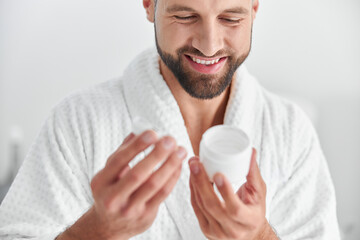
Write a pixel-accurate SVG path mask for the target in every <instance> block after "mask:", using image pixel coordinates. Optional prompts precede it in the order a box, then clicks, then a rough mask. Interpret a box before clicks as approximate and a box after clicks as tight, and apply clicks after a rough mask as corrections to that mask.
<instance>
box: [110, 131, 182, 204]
mask: <svg viewBox="0 0 360 240" xmlns="http://www.w3.org/2000/svg"><path fill="white" fill-rule="evenodd" d="M175 146H176V143H175V140H174V139H173V138H172V137H169V136H166V137H164V138H162V139H161V140H160V141H158V142H157V143H156V144H155V148H154V149H153V150H152V151H151V153H150V154H149V155H148V156H146V157H145V158H144V159H143V160H142V161H140V162H139V163H138V164H137V165H135V167H133V168H132V169H131V170H130V171H129V172H128V173H127V174H125V176H124V177H123V178H122V179H120V180H119V181H118V182H116V183H115V184H114V185H113V186H111V187H110V188H109V189H108V190H107V191H108V196H107V201H106V202H107V204H108V205H109V206H110V205H111V206H112V207H109V208H111V209H116V208H118V207H119V206H121V205H122V204H123V203H124V201H127V199H128V198H129V197H130V195H131V194H132V193H133V192H134V191H135V190H136V189H137V188H139V187H140V186H141V185H142V184H143V183H144V182H145V181H146V180H147V179H148V178H149V176H150V175H151V173H152V172H153V169H154V168H155V167H156V165H157V164H159V163H161V162H163V161H164V160H166V159H167V158H168V157H169V155H170V154H171V153H172V152H173V151H174V148H175Z"/></svg>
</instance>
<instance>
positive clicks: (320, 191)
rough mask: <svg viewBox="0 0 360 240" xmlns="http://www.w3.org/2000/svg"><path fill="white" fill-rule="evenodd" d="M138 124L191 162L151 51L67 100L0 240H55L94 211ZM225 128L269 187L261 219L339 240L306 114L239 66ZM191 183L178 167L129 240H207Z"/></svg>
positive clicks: (15, 190)
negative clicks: (101, 174)
mask: <svg viewBox="0 0 360 240" xmlns="http://www.w3.org/2000/svg"><path fill="white" fill-rule="evenodd" d="M135 117H141V118H143V119H146V120H147V121H149V122H150V123H151V124H152V125H153V126H155V127H156V128H157V129H158V130H159V131H162V132H165V133H168V134H170V135H172V136H173V137H174V138H175V139H176V140H177V142H178V144H179V145H182V146H184V147H185V148H186V149H187V151H188V157H189V158H190V157H191V156H193V155H194V153H193V150H192V146H191V142H190V139H189V136H188V133H187V130H186V125H185V123H184V120H183V117H182V115H181V112H180V109H179V106H178V104H177V102H176V100H175V98H174V97H173V95H172V94H171V91H170V89H169V88H168V86H167V84H166V83H165V81H164V79H163V78H162V75H161V74H160V71H159V57H158V54H157V51H156V49H148V50H146V51H144V52H143V53H141V54H140V55H139V56H138V57H136V59H135V60H134V61H133V62H132V63H131V64H130V65H129V67H128V68H127V69H126V71H125V72H124V74H123V76H122V77H120V78H118V79H113V80H110V81H107V82H104V83H101V84H99V85H97V86H94V87H91V88H90V89H86V90H82V91H80V92H76V93H73V94H71V95H70V96H68V97H66V98H65V99H63V100H62V101H61V102H60V103H59V104H57V105H56V106H55V107H54V108H53V109H52V111H51V113H50V114H49V117H48V118H47V120H46V121H45V123H44V125H43V127H42V129H41V131H40V133H39V135H38V137H37V139H36V140H35V142H34V144H33V145H32V147H31V149H30V151H29V153H28V154H27V157H26V159H25V160H24V163H23V165H22V167H21V168H20V170H19V173H18V175H17V177H16V179H15V181H14V183H13V184H12V186H11V188H10V190H9V193H8V194H7V196H6V197H5V199H4V201H3V203H2V205H1V207H0V239H2V240H8V239H38V240H40V239H44V240H45V239H55V238H56V236H57V235H58V234H60V233H61V232H62V231H64V229H66V228H67V227H68V226H70V225H72V224H73V223H74V222H75V221H76V220H77V219H78V218H79V217H81V216H82V215H83V214H84V213H85V212H86V211H87V210H88V209H89V208H90V207H91V206H92V204H93V203H94V200H93V197H92V193H91V188H90V182H91V179H92V178H93V176H94V175H95V174H96V173H97V172H98V171H99V170H101V169H102V168H103V167H104V166H105V163H106V160H107V158H108V157H109V156H110V155H111V153H113V152H114V151H115V150H116V149H117V148H118V146H119V145H120V144H121V143H122V141H123V139H124V138H125V137H126V136H127V135H128V134H129V133H130V132H131V127H132V119H134V118H135ZM224 124H226V125H230V126H234V127H238V128H241V129H243V130H244V131H246V132H247V133H248V134H249V136H250V137H251V139H252V143H253V146H254V147H255V148H256V149H257V152H258V157H257V161H258V164H259V167H260V171H261V174H262V176H263V178H264V180H265V182H266V184H267V199H266V200H267V202H266V211H267V212H266V218H267V219H268V221H269V223H270V224H271V225H272V227H273V228H274V229H275V230H276V232H277V234H278V235H279V237H280V238H281V239H324V240H325V239H326V240H331V239H339V231H338V222H337V216H336V201H335V192H334V187H333V183H332V180H331V176H330V174H329V170H328V166H327V163H326V160H325V158H324V155H323V152H322V150H321V147H320V145H319V141H318V137H317V135H316V132H315V131H314V128H313V126H312V124H311V122H310V121H309V119H308V118H307V117H306V115H305V114H304V113H303V112H302V110H300V109H299V108H298V107H297V106H296V105H294V104H293V103H291V102H288V101H287V100H285V99H282V98H280V97H278V96H276V95H274V94H272V93H270V92H268V91H267V90H265V89H264V88H263V87H261V86H260V85H259V83H258V82H257V80H256V79H255V78H254V77H253V76H252V75H250V74H249V73H248V71H247V70H246V68H245V67H244V66H241V67H240V68H239V69H238V71H237V72H236V78H235V79H234V80H233V83H232V85H231V93H230V98H229V102H228V105H227V109H226V113H225V118H224ZM141 158H142V157H141V155H140V157H138V158H136V159H134V160H133V161H132V162H131V165H132V166H133V165H135V164H136V163H137V162H138V161H140V160H141ZM189 174H190V172H189V168H188V165H187V161H184V165H183V169H182V173H181V176H180V179H179V181H178V182H177V184H176V186H175V188H174V190H173V191H172V192H171V194H170V195H169V196H168V198H167V199H166V200H165V201H164V202H163V203H162V204H161V205H160V208H159V211H158V214H157V217H156V219H155V221H154V223H153V225H152V226H151V227H150V228H149V229H148V230H147V231H145V232H144V233H142V234H140V235H138V236H135V237H134V238H133V239H154V240H155V239H156V240H161V239H166V240H168V239H172V240H176V239H187V240H188V239H196V240H197V239H205V237H204V235H203V234H202V232H201V229H200V227H199V224H198V221H197V219H196V216H195V214H194V212H193V209H192V207H191V203H190V190H189V186H188V182H189ZM233 187H234V188H235V189H234V190H237V188H239V187H240V186H239V185H236V184H234V186H233Z"/></svg>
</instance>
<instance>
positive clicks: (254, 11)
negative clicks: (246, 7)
mask: <svg viewBox="0 0 360 240" xmlns="http://www.w3.org/2000/svg"><path fill="white" fill-rule="evenodd" d="M258 10H259V0H254V1H253V3H252V18H253V20H254V19H255V17H256V14H257V12H258Z"/></svg>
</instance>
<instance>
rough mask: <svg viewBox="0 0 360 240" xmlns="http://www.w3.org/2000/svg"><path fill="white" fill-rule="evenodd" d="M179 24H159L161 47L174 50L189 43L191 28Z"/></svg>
mask: <svg viewBox="0 0 360 240" xmlns="http://www.w3.org/2000/svg"><path fill="white" fill-rule="evenodd" d="M177 25H178V24H168V25H163V26H161V27H160V26H159V27H160V28H159V29H157V30H156V31H157V38H158V43H159V45H160V47H161V48H162V49H163V50H165V51H167V52H174V51H176V50H177V49H179V48H181V47H184V46H186V45H187V44H188V43H189V39H190V34H189V32H190V31H189V29H186V28H185V27H181V26H177Z"/></svg>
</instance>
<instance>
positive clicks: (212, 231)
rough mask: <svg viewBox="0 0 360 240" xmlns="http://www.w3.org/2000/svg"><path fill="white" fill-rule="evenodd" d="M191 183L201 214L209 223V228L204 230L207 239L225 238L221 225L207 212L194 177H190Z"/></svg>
mask: <svg viewBox="0 0 360 240" xmlns="http://www.w3.org/2000/svg"><path fill="white" fill-rule="evenodd" d="M190 183H191V185H192V188H193V190H194V195H195V197H194V198H195V202H196V205H197V206H198V207H199V210H200V212H201V214H202V215H203V216H204V217H205V219H206V221H207V222H208V227H207V228H206V229H204V233H205V234H206V236H207V237H210V238H219V237H220V236H223V230H222V227H221V226H220V223H219V222H218V221H217V220H216V219H215V218H214V217H213V216H212V215H211V214H210V213H209V212H208V211H207V209H206V207H205V206H204V203H203V200H202V199H201V196H200V194H199V192H198V191H197V189H196V187H195V186H194V184H193V177H192V176H190ZM199 223H200V222H199Z"/></svg>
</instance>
